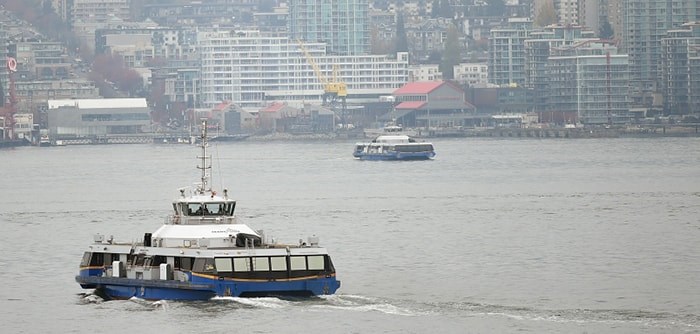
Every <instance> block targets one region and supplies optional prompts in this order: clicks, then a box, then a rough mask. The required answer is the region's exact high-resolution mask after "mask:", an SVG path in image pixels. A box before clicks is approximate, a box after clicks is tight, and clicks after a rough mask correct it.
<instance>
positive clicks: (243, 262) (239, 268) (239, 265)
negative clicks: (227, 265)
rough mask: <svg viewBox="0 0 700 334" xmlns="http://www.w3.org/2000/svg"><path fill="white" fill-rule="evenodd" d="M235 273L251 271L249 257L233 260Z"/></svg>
mask: <svg viewBox="0 0 700 334" xmlns="http://www.w3.org/2000/svg"><path fill="white" fill-rule="evenodd" d="M233 271H235V272H237V273H240V272H244V271H250V258H249V257H234V258H233Z"/></svg>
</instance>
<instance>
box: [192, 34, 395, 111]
mask: <svg viewBox="0 0 700 334" xmlns="http://www.w3.org/2000/svg"><path fill="white" fill-rule="evenodd" d="M197 40H198V49H199V50H200V53H201V87H200V91H201V94H200V101H201V105H202V106H204V107H211V106H213V105H216V104H217V103H220V102H222V101H232V102H234V103H236V104H238V105H239V106H241V107H242V108H260V107H264V106H266V105H268V104H269V103H270V102H273V101H278V102H287V103H288V104H290V105H297V106H299V105H303V104H304V103H305V102H309V103H310V102H318V103H320V102H321V100H322V99H321V97H322V95H323V85H322V83H321V81H322V80H335V81H342V82H344V83H345V84H346V86H347V92H348V97H347V102H348V104H350V103H353V102H358V103H362V102H366V101H376V100H377V99H378V98H379V96H382V95H390V94H391V93H392V92H393V91H394V90H395V89H397V88H398V87H401V86H402V85H403V84H405V83H406V82H408V53H406V52H399V53H397V54H396V56H395V57H390V56H385V55H346V56H340V55H330V54H328V53H327V52H326V50H327V48H326V44H325V43H307V42H301V43H300V42H299V41H296V40H291V39H290V38H289V37H288V36H287V35H286V34H283V33H274V32H261V31H258V30H237V31H232V30H214V31H207V32H204V31H202V32H200V33H199V35H198V38H197ZM302 47H303V48H304V49H306V50H307V53H308V57H307V56H306V54H305V53H304V52H303V50H302ZM316 70H318V71H316Z"/></svg>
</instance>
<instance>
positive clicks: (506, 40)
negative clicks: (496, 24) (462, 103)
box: [488, 18, 533, 85]
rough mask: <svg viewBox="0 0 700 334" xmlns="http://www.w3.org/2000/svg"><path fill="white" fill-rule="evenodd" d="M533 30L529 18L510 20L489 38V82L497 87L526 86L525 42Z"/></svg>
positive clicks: (494, 30)
mask: <svg viewBox="0 0 700 334" xmlns="http://www.w3.org/2000/svg"><path fill="white" fill-rule="evenodd" d="M532 29H533V24H532V21H531V20H530V19H528V18H509V19H508V24H507V25H506V26H504V27H500V28H495V29H491V33H490V34H491V35H490V36H489V59H488V66H489V82H490V83H493V84H497V85H523V84H525V40H526V39H528V38H529V35H530V32H531V31H532Z"/></svg>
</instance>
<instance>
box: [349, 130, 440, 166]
mask: <svg viewBox="0 0 700 334" xmlns="http://www.w3.org/2000/svg"><path fill="white" fill-rule="evenodd" d="M352 155H353V156H354V157H355V158H358V159H360V160H428V159H432V158H433V157H435V149H434V148H433V144H432V143H428V142H418V141H416V140H415V139H414V138H411V137H410V136H406V135H382V136H378V137H377V138H375V139H374V140H372V141H371V142H369V143H356V144H355V150H354V151H353V153H352Z"/></svg>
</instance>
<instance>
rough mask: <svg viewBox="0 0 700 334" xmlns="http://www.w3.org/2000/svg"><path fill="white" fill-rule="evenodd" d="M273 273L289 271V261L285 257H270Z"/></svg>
mask: <svg viewBox="0 0 700 334" xmlns="http://www.w3.org/2000/svg"><path fill="white" fill-rule="evenodd" d="M270 268H271V269H272V271H287V259H286V258H285V257H283V256H273V257H270Z"/></svg>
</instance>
